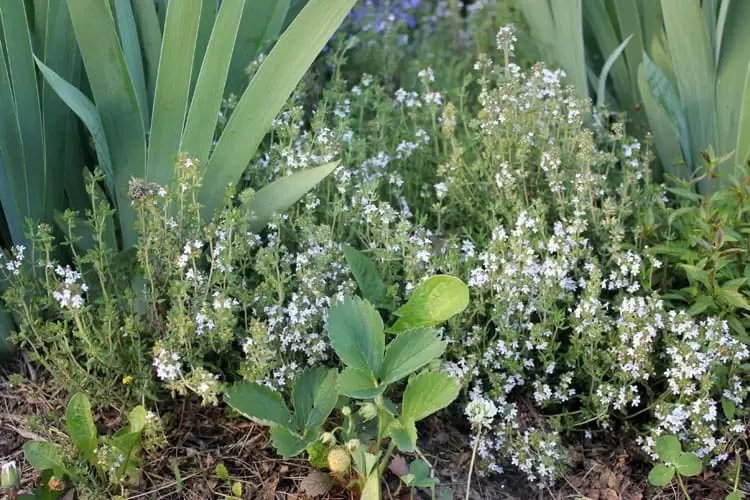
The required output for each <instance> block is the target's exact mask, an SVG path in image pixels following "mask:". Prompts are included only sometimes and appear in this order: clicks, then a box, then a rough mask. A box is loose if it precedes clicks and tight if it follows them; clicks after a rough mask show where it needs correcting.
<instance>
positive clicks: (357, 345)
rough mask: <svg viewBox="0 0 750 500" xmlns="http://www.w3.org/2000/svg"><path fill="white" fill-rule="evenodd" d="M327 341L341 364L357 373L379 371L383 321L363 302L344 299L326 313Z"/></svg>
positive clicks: (373, 309)
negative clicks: (328, 340) (358, 371)
mask: <svg viewBox="0 0 750 500" xmlns="http://www.w3.org/2000/svg"><path fill="white" fill-rule="evenodd" d="M328 337H329V339H330V341H331V347H333V350H334V351H336V354H337V355H338V357H339V358H341V361H342V362H343V363H344V364H345V365H347V366H349V367H351V368H355V369H357V370H361V371H363V372H365V373H371V374H375V373H378V372H379V371H380V366H381V364H382V363H383V351H384V350H385V333H384V332H383V319H382V318H381V317H380V314H379V313H378V311H377V310H376V309H375V308H374V307H373V306H372V305H371V304H370V303H369V302H367V301H364V300H362V299H360V298H358V297H347V298H345V299H344V300H343V301H342V302H338V303H336V304H334V305H333V306H332V307H331V309H330V311H329V312H328Z"/></svg>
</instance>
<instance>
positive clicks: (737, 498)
mask: <svg viewBox="0 0 750 500" xmlns="http://www.w3.org/2000/svg"><path fill="white" fill-rule="evenodd" d="M743 498H745V495H743V494H742V492H741V491H733V492H731V493H730V494H728V495H727V497H726V498H725V499H724V500H742V499H743Z"/></svg>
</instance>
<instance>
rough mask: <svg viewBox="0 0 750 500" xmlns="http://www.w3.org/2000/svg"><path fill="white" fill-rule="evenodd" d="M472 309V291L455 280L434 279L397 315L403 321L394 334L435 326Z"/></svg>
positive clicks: (411, 297)
mask: <svg viewBox="0 0 750 500" xmlns="http://www.w3.org/2000/svg"><path fill="white" fill-rule="evenodd" d="M468 305H469V287H468V286H466V284H465V283H464V282H463V281H461V280H460V279H458V278H456V277H454V276H448V275H439V276H432V277H430V278H428V279H427V280H426V281H424V282H423V283H422V284H420V285H419V286H418V287H417V288H416V290H414V292H413V293H412V294H411V296H410V297H409V300H408V302H407V303H406V304H404V305H403V306H401V307H400V308H399V309H398V310H397V311H396V312H395V313H394V314H395V315H396V316H399V320H398V321H396V323H395V324H394V325H393V326H391V327H390V328H389V329H388V331H389V332H390V333H399V332H403V331H405V330H408V329H411V328H416V327H419V326H435V325H439V324H440V323H443V322H445V321H447V320H448V319H449V318H451V317H452V316H455V315H456V314H458V313H460V312H461V311H463V310H464V309H466V306H468Z"/></svg>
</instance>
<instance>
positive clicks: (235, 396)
mask: <svg viewBox="0 0 750 500" xmlns="http://www.w3.org/2000/svg"><path fill="white" fill-rule="evenodd" d="M224 398H225V400H226V402H227V404H228V405H229V406H231V407H232V408H233V409H234V410H236V411H238V412H239V413H241V414H242V415H244V416H245V417H247V418H249V419H250V420H252V421H254V422H258V423H260V424H263V425H273V424H278V425H289V423H290V421H291V416H290V415H289V409H288V408H287V407H286V404H285V403H284V399H283V398H282V397H281V394H279V393H278V392H276V391H273V390H271V389H269V388H268V387H265V386H262V385H260V384H256V383H255V382H237V383H236V384H234V385H232V386H231V387H230V388H229V389H227V392H226V395H225V397H224Z"/></svg>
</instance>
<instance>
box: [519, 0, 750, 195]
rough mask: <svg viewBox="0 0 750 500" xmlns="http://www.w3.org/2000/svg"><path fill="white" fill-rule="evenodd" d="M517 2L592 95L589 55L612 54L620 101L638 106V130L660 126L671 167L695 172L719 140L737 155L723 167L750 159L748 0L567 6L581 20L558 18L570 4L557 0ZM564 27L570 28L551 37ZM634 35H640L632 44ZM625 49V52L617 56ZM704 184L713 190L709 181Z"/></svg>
mask: <svg viewBox="0 0 750 500" xmlns="http://www.w3.org/2000/svg"><path fill="white" fill-rule="evenodd" d="M517 3H518V5H519V6H520V7H521V8H522V10H523V12H524V14H525V17H526V18H527V20H528V21H529V26H530V28H531V30H532V34H533V35H534V36H535V38H537V40H538V42H539V43H540V44H541V45H542V47H543V48H545V49H546V50H548V51H549V52H550V53H551V55H552V59H554V60H556V61H557V62H559V63H560V64H561V65H562V67H563V68H565V70H566V71H567V72H568V74H569V75H573V76H572V79H571V81H572V83H573V84H575V85H576V86H577V87H578V88H579V89H580V91H581V92H582V93H583V95H585V93H586V89H587V85H586V81H585V79H582V78H581V76H580V75H583V74H585V73H584V71H585V70H584V69H583V68H584V66H583V61H593V60H596V59H597V58H599V59H600V60H602V61H604V60H606V62H604V63H603V64H604V66H605V68H603V69H606V70H607V71H602V75H603V76H604V77H605V78H606V74H607V73H609V72H610V71H609V70H610V69H611V73H610V74H611V76H612V78H611V83H612V89H613V91H614V99H610V102H612V104H614V107H615V108H616V109H618V110H619V111H623V112H625V113H627V114H628V115H629V119H630V120H631V121H632V123H633V125H634V127H633V130H634V131H635V133H636V134H637V135H640V136H642V135H643V134H644V133H645V132H646V125H648V126H649V127H650V129H651V132H653V134H654V141H655V145H656V150H657V152H658V154H659V159H660V162H661V166H662V168H663V169H664V171H665V172H667V173H669V174H672V175H675V176H679V177H682V178H685V179H687V178H689V177H690V173H691V172H693V171H695V170H696V169H698V168H701V167H702V166H703V162H702V159H701V156H700V155H699V154H698V151H699V150H701V149H708V148H710V147H713V148H715V149H716V150H717V151H719V153H720V154H722V155H724V154H727V155H729V157H730V161H729V162H728V163H727V164H726V165H724V166H723V167H722V168H721V169H720V170H721V172H722V173H724V174H725V175H726V174H731V173H732V172H733V170H734V169H735V168H737V166H738V165H744V164H745V163H746V162H747V160H748V155H750V142H748V139H747V137H748V134H747V131H748V130H749V129H748V127H750V121H749V120H748V116H750V115H748V113H747V112H746V111H747V110H748V106H750V86H748V81H747V78H746V76H747V74H748V71H750V56H748V53H747V50H745V48H746V47H747V41H748V35H747V30H745V29H744V25H745V24H746V22H747V20H748V18H749V17H750V6H748V4H747V3H746V2H743V1H738V0H723V1H717V2H713V1H712V2H708V1H704V2H701V1H699V0H690V1H687V2H684V1H682V0H662V1H661V2H636V1H634V0H588V1H586V2H584V4H585V7H584V8H583V9H581V7H580V5H578V4H576V5H573V4H565V5H564V6H561V7H559V9H560V10H564V11H565V16H569V17H571V18H572V19H574V20H575V21H576V22H573V23H569V24H567V25H564V26H562V27H561V26H559V25H558V24H555V25H554V26H553V24H552V20H551V19H557V17H560V13H558V12H555V15H554V16H552V14H551V12H550V7H549V6H548V5H547V2H525V1H521V2H517ZM552 5H553V6H555V5H557V3H556V2H552ZM553 10H554V7H553ZM543 20H544V21H543ZM561 28H562V30H563V32H562V33H560V32H559V31H560V29H561ZM584 30H586V36H584ZM589 33H590V35H591V36H588V34H589ZM555 37H561V38H559V39H558V42H557V43H551V39H552V40H554V39H555ZM584 39H585V40H587V42H586V43H585V44H584ZM589 40H590V42H589ZM626 40H630V42H629V43H628V44H627V47H625V48H624V49H623V44H624V43H625V41H626ZM621 50H622V57H621V58H619V59H617V60H614V61H613V60H612V57H615V58H616V57H617V56H616V55H617V54H619V53H620V51H621ZM572 54H576V55H577V56H576V57H573V55H572ZM584 54H585V55H584ZM610 63H611V64H610ZM589 71H590V72H591V73H593V69H592V70H589ZM600 83H601V82H600ZM603 90H604V88H603V86H602V85H600V86H599V90H598V92H597V94H598V95H597V101H598V102H599V103H600V104H601V103H603V102H604V101H605V96H604V95H603ZM608 96H609V94H608V95H607V96H606V97H608ZM698 187H699V188H700V191H701V192H704V193H705V192H707V187H706V183H705V182H702V183H701V184H700V185H699V186H698Z"/></svg>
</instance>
